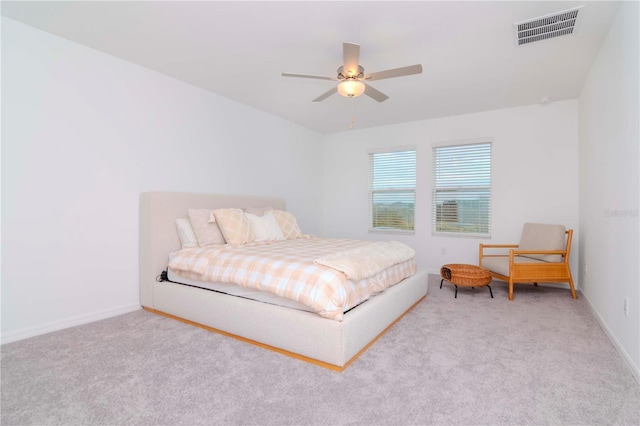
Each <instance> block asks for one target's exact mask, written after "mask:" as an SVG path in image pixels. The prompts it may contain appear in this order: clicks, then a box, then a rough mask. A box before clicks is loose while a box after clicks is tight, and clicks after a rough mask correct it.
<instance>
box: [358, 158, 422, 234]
mask: <svg viewBox="0 0 640 426" xmlns="http://www.w3.org/2000/svg"><path fill="white" fill-rule="evenodd" d="M369 173H370V175H369V195H370V201H371V227H372V228H373V229H378V230H402V231H413V230H414V209H415V198H416V195H415V188H416V151H415V150H402V151H393V152H378V153H370V154H369Z"/></svg>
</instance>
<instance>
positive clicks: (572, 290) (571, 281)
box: [569, 271, 578, 299]
mask: <svg viewBox="0 0 640 426" xmlns="http://www.w3.org/2000/svg"><path fill="white" fill-rule="evenodd" d="M569 288H570V289H571V297H573V298H574V299H577V298H578V295H577V294H576V288H575V287H574V285H573V278H571V271H569Z"/></svg>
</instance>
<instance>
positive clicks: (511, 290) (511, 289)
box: [509, 277, 513, 300]
mask: <svg viewBox="0 0 640 426" xmlns="http://www.w3.org/2000/svg"><path fill="white" fill-rule="evenodd" d="M509 300H513V278H511V277H509Z"/></svg>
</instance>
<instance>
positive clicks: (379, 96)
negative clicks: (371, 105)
mask: <svg viewBox="0 0 640 426" xmlns="http://www.w3.org/2000/svg"><path fill="white" fill-rule="evenodd" d="M364 86H365V89H364V94H365V95H367V96H369V97H370V98H372V99H375V100H376V101H378V102H384V101H386V100H387V99H389V97H388V96H387V95H385V94H384V93H382V92H381V91H379V90H377V89H374V88H373V87H371V86H369V85H368V84H365V85H364Z"/></svg>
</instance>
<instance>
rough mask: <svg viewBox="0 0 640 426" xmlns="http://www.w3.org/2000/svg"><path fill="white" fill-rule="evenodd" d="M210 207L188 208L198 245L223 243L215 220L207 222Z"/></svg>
mask: <svg viewBox="0 0 640 426" xmlns="http://www.w3.org/2000/svg"><path fill="white" fill-rule="evenodd" d="M210 214H211V210H210V209H189V220H190V221H191V226H192V227H193V232H195V234H196V237H197V238H198V244H199V245H200V247H210V246H216V245H221V244H225V240H224V236H223V235H222V232H220V228H219V227H218V225H217V224H216V223H215V222H209V215H210Z"/></svg>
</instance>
